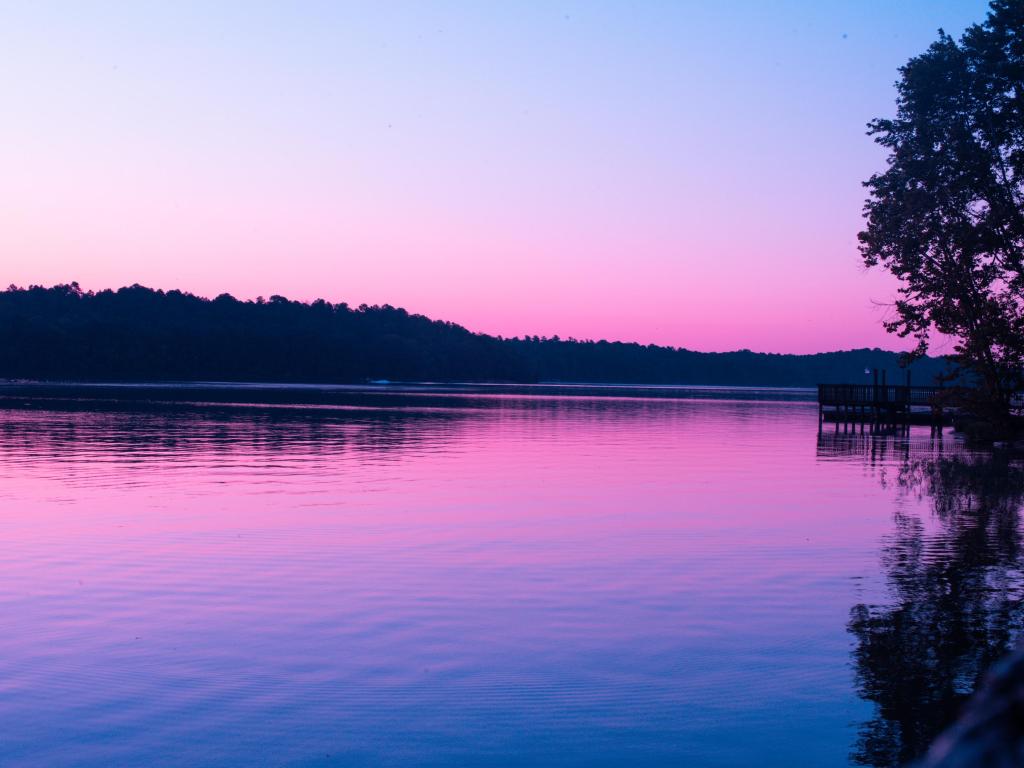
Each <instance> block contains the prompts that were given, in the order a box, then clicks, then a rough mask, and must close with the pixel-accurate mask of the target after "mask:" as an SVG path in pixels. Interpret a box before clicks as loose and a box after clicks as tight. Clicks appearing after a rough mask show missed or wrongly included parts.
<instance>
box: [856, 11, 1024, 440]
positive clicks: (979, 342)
mask: <svg viewBox="0 0 1024 768" xmlns="http://www.w3.org/2000/svg"><path fill="white" fill-rule="evenodd" d="M896 87H897V91H898V96H897V113H896V117H895V118H893V119H878V120H874V121H872V122H871V123H869V124H868V134H869V135H871V136H873V137H874V139H875V141H876V142H877V143H878V144H880V145H881V146H882V147H884V148H885V149H886V150H888V153H889V156H888V167H887V169H886V170H885V172H883V173H878V174H875V175H874V176H872V177H871V178H870V179H869V180H868V181H867V182H865V186H866V187H867V189H868V190H869V196H868V200H867V202H866V203H865V205H864V216H865V218H866V220H867V223H866V227H865V229H864V231H863V232H861V233H860V235H859V239H860V251H861V255H862V257H863V259H864V263H865V264H866V265H867V266H868V267H876V266H881V267H883V268H885V269H887V270H889V271H890V272H891V273H893V274H894V275H895V276H896V277H897V278H899V279H900V281H901V287H900V289H899V297H898V299H897V301H896V303H895V307H894V310H895V311H894V314H893V315H892V317H891V318H890V319H889V320H887V321H886V322H885V326H886V329H887V330H888V331H890V332H892V333H896V334H898V335H900V336H901V337H908V336H910V337H913V338H914V339H915V340H916V341H917V346H916V348H915V350H914V351H913V352H912V353H911V357H917V356H921V355H924V354H925V353H926V351H927V349H928V345H929V341H930V339H931V338H932V336H933V334H936V333H937V334H941V335H942V336H946V337H950V338H951V339H952V340H953V341H954V345H955V346H954V352H955V353H954V354H953V355H952V356H951V357H952V359H953V360H954V362H956V363H957V364H958V365H959V367H961V368H962V369H964V370H965V371H966V372H967V373H969V374H971V375H972V376H973V378H974V380H975V381H976V382H977V384H978V390H977V391H978V393H979V394H980V403H981V409H982V410H983V411H984V415H985V416H986V417H987V418H989V419H991V420H993V421H996V422H1000V423H1003V424H1005V423H1007V420H1008V417H1009V415H1010V413H1011V400H1012V398H1011V396H1012V393H1013V392H1014V391H1015V390H1017V389H1019V388H1020V386H1021V384H1022V377H1021V371H1022V364H1024V303H1022V298H1024V211H1022V204H1024V2H1022V1H1021V0H995V1H994V2H992V3H991V4H990V11H989V14H988V17H987V19H986V20H985V22H984V23H983V24H978V25H974V26H972V27H970V28H969V29H968V30H967V31H966V32H965V33H964V34H963V36H962V37H961V39H960V40H959V42H958V41H956V40H954V39H953V38H952V37H950V36H949V35H947V34H946V33H945V32H943V31H942V30H939V38H938V40H936V41H935V42H934V43H933V44H932V45H931V47H929V48H928V50H927V51H926V52H925V53H923V54H922V55H920V56H917V57H916V58H913V59H911V60H910V61H909V62H908V63H907V64H906V65H905V66H903V67H902V68H901V69H900V79H899V81H898V82H897V84H896Z"/></svg>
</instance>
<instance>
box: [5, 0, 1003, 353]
mask: <svg viewBox="0 0 1024 768" xmlns="http://www.w3.org/2000/svg"><path fill="white" fill-rule="evenodd" d="M891 5H892V4H890V3H887V2H881V0H877V1H874V2H865V3H859V4H856V7H853V6H854V4H850V6H851V7H846V8H836V7H828V8H820V7H818V4H816V3H812V2H809V0H808V1H807V2H789V3H784V4H781V5H780V6H779V7H778V8H774V9H773V10H771V11H768V10H766V9H764V8H762V7H761V5H760V4H758V3H753V2H750V3H742V2H741V3H737V4H730V6H729V9H728V10H726V9H725V7H721V8H716V7H710V8H709V7H703V5H702V4H685V3H684V4H679V5H678V6H674V7H662V6H659V5H653V4H652V5H641V6H638V7H632V6H630V7H629V8H627V7H626V6H622V7H618V8H612V7H605V8H597V7H592V6H591V5H590V4H574V3H569V4H566V5H564V6H559V8H558V9H557V10H555V9H553V7H552V8H548V9H544V8H542V7H541V6H537V7H533V6H531V7H529V8H520V9H511V8H507V9H503V10H499V9H497V8H491V9H489V10H488V12H487V13H484V12H482V11H481V10H480V9H479V8H474V7H473V6H472V5H469V4H459V3H443V4H437V5H434V4H432V5H429V6H427V5H415V6H405V7H401V10H398V8H397V7H391V8H388V9H368V8H363V9H360V10H359V11H358V12H357V11H356V10H355V9H353V8H349V7H343V6H333V5H327V6H324V5H320V4H317V3H307V4H302V5H299V6H295V7H294V8H293V9H291V10H284V9H283V7H277V8H275V7H273V6H269V5H268V6H262V5H259V4H255V5H252V6H248V5H247V6H245V7H244V8H243V7H241V6H239V7H236V8H231V7H230V6H224V7H219V8H218V9H216V10H211V9H208V8H205V7H204V6H202V5H194V6H189V5H187V4H186V5H182V6H177V7H175V8H173V9H172V8H142V7H123V8H120V9H118V10H116V11H114V10H109V9H108V10H100V9H93V10H91V11H89V12H86V11H82V10H80V9H79V8H78V6H74V5H68V6H65V7H63V8H62V7H61V6H49V7H47V8H45V9H43V8H39V7H37V8H28V7H24V8H17V7H15V8H10V9H7V10H5V11H4V12H3V15H4V18H3V19H2V21H3V22H5V23H2V24H0V45H2V46H3V48H4V50H5V58H6V59H7V61H8V66H6V67H5V68H4V71H3V72H0V105H2V107H3V109H4V117H3V119H2V120H0V166H2V167H3V168H4V173H3V178H2V179H0V210H2V211H3V212H4V221H3V226H2V227H0V265H2V267H3V269H2V270H0V281H2V282H4V283H15V284H20V285H25V284H30V283H34V284H51V283H55V282H67V281H71V280H77V281H79V282H80V283H81V284H82V286H83V287H85V288H87V289H100V288H106V287H119V286H121V285H125V284H131V283H134V282H139V283H143V284H146V285H150V286H152V287H157V288H180V289H184V290H189V291H192V292H195V293H199V294H203V295H208V296H212V295H215V294H217V293H220V292H225V291H226V292H230V293H233V294H235V295H237V296H240V297H255V296H257V295H264V296H269V295H271V294H274V293H279V294H284V295H287V296H289V297H292V298H300V299H312V298H317V297H323V298H326V299H329V300H332V301H347V302H349V303H350V304H360V303H364V302H365V303H370V304H373V303H390V304H393V305H396V306H403V307H405V308H407V309H409V310H410V311H413V312H419V313H423V314H426V315H429V316H431V317H437V318H443V319H448V320H452V321H454V322H458V323H460V324H462V325H465V326H467V327H469V328H471V329H473V330H478V331H485V332H489V333H494V334H503V335H522V334H540V335H553V334H558V335H560V336H563V337H568V336H575V337H578V338H608V339H621V340H637V341H641V342H654V343H659V344H668V345H673V346H684V347H688V348H691V349H698V350H729V349H738V348H750V349H754V350H757V351H775V352H813V351H825V350H833V349H842V348H850V347H861V346H876V345H878V346H884V347H889V348H900V347H901V346H903V347H905V346H906V345H905V344H901V343H900V341H899V340H898V339H893V338H891V337H888V336H887V335H886V334H885V333H884V331H883V330H882V329H881V327H880V320H881V317H882V316H883V313H884V310H883V309H880V308H879V307H878V306H876V304H877V303H885V302H888V301H891V299H892V297H893V295H894V289H895V286H894V284H893V283H892V282H891V281H890V280H887V279H886V278H885V276H883V275H874V274H865V273H864V272H863V270H862V268H861V267H860V263H859V258H858V255H857V250H856V233H857V231H858V229H859V225H860V208H861V203H862V200H863V191H862V189H861V187H860V182H861V181H863V180H864V179H865V178H866V177H867V176H868V175H869V174H870V173H871V172H872V171H874V170H877V169H878V168H880V167H881V165H882V163H883V156H882V155H881V154H880V153H879V152H878V151H877V150H876V149H875V148H874V147H873V146H872V145H871V142H870V140H869V139H868V138H867V137H865V136H864V124H865V123H866V121H867V120H868V119H870V118H872V117H874V116H876V115H880V114H886V113H889V112H891V111H892V108H893V106H892V104H893V92H892V82H893V81H894V79H895V77H896V68H897V67H898V66H899V65H900V64H901V63H903V62H904V61H905V60H906V59H907V58H908V57H909V56H911V55H913V54H915V53H917V52H919V51H920V50H922V49H923V48H924V47H925V46H926V45H927V44H928V42H929V41H930V40H931V39H932V38H933V37H934V34H935V29H936V28H937V27H939V26H945V27H946V28H947V29H949V30H951V31H959V30H960V29H962V28H963V27H964V26H965V25H966V24H967V23H969V22H971V21H974V20H978V19H980V18H982V17H983V15H984V9H985V3H984V2H980V1H977V2H975V1H973V0H971V1H968V0H963V1H954V0H947V1H945V2H925V1H924V0H913V1H912V2H907V3H905V4H900V6H899V7H898V8H893V7H890V6H891ZM58 9H59V10H58Z"/></svg>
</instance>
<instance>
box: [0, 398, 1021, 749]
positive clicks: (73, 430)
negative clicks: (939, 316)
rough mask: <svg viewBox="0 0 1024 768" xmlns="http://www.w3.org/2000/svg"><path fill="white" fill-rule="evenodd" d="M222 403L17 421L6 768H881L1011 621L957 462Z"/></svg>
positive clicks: (996, 525)
mask: <svg viewBox="0 0 1024 768" xmlns="http://www.w3.org/2000/svg"><path fill="white" fill-rule="evenodd" d="M218 391H220V392H221V393H222V395H223V396H220V395H218V396H217V397H215V398H214V399H215V400H216V402H211V401H210V396H209V392H208V391H207V390H203V392H204V393H205V394H203V396H202V397H195V398H191V399H194V400H197V401H199V400H201V401H202V402H203V403H204V404H203V405H184V404H181V403H168V402H167V401H166V399H164V398H163V396H161V398H147V397H145V396H141V397H137V398H135V399H131V398H129V400H130V402H127V401H124V402H122V401H121V399H120V398H108V399H107V400H105V401H104V402H98V401H92V400H89V401H78V400H75V399H74V398H71V399H67V398H65V399H59V400H53V401H45V400H44V401H33V400H32V399H31V398H27V399H25V400H24V402H21V401H19V402H14V401H9V402H7V403H6V407H5V408H3V409H0V541H2V545H0V724H2V725H0V764H2V765H4V766H47V767H52V766H112V765H118V766H127V765H140V766H142V765H145V766H250V765H260V766H263V765H265V766H335V765H337V766H489V767H490V766H626V765H642V766H681V765H686V766H746V765H760V766H815V767H820V766H847V765H879V766H881V765H894V764H898V763H899V762H900V761H901V760H906V759H909V758H911V757H913V756H915V755H917V754H919V753H920V752H921V750H923V749H924V748H925V747H926V745H927V743H928V741H929V740H930V738H931V737H932V736H933V735H934V734H935V732H937V730H938V729H940V728H941V727H942V726H943V725H944V724H945V723H947V722H948V721H949V720H950V718H952V717H953V716H954V715H955V712H956V709H957V707H958V706H959V704H960V702H961V701H962V700H963V698H964V696H966V695H967V694H968V693H969V692H970V690H971V689H972V688H973V687H974V685H975V683H976V680H977V678H978V675H979V674H981V672H982V671H983V669H984V668H985V667H986V666H987V665H988V664H989V663H991V661H992V660H994V659H995V658H997V657H998V656H999V655H1000V654H1001V653H1002V652H1003V651H1004V650H1005V649H1006V648H1008V647H1009V646H1010V645H1011V644H1012V643H1013V641H1014V640H1015V639H1016V637H1017V636H1018V635H1019V634H1020V628H1021V625H1022V621H1024V610H1022V608H1021V597H1022V563H1024V555H1022V552H1024V550H1022V543H1021V535H1020V534H1021V532H1020V526H1019V514H1018V513H1019V509H1020V507H1021V503H1022V492H1021V488H1024V482H1022V481H1021V472H1022V470H1021V464H1020V462H1018V461H1017V459H1016V458H1015V457H1013V456H1007V455H1004V454H999V453H996V454H991V453H979V452H973V451H971V450H969V449H968V448H967V447H965V446H964V445H963V444H962V443H961V442H960V441H959V440H958V439H957V438H956V437H955V436H954V435H953V434H952V433H951V432H949V431H947V432H945V433H944V434H943V435H940V436H938V437H937V436H936V435H934V434H932V433H931V432H930V431H929V430H928V429H927V428H921V429H920V430H918V429H917V428H915V429H914V430H913V431H911V432H910V433H909V434H889V435H887V434H879V435H871V434H863V433H861V432H859V431H857V432H850V431H845V432H844V431H843V430H842V428H840V429H839V430H838V431H837V430H836V428H835V427H834V426H833V425H825V428H824V431H823V433H822V434H819V431H818V413H817V407H816V405H815V404H814V402H811V399H813V394H811V395H808V393H806V392H800V391H788V392H787V391H774V392H773V391H748V390H707V389H704V390H671V391H665V390H659V391H653V392H652V391H645V390H625V389H614V388H613V389H610V390H602V389H600V388H584V389H583V390H578V389H571V388H570V389H560V388H558V387H545V388H539V389H530V388H515V389H513V390H510V391H506V390H502V389H500V388H487V387H475V388H464V389H460V388H457V387H456V388H452V387H429V386H425V387H420V388H412V389H407V390H401V391H393V390H392V389H390V388H387V387H379V388H374V389H369V390H367V389H361V388H336V389H334V390H332V391H331V395H330V397H329V398H328V400H329V402H307V403H304V404H303V405H302V406H301V407H288V406H287V402H286V401H287V399H288V397H287V396H286V397H283V398H281V399H280V400H281V401H279V402H275V403H274V404H273V405H272V406H267V407H253V406H251V405H248V406H247V405H231V404H230V403H231V402H232V401H238V402H242V401H244V400H246V399H251V398H247V397H246V396H244V392H245V390H244V388H232V387H224V388H220V389H219V390H218ZM295 391H298V390H295ZM317 391H319V390H317ZM224 393H226V394H224ZM65 394H66V393H65ZM183 397H185V399H189V396H188V395H187V394H186V395H184V396H183ZM156 400H159V402H155V401H156Z"/></svg>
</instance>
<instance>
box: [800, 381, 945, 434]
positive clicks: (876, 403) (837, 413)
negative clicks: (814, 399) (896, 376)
mask: <svg viewBox="0 0 1024 768" xmlns="http://www.w3.org/2000/svg"><path fill="white" fill-rule="evenodd" d="M945 391H946V392H948V390H945ZM943 392H944V390H943V389H942V387H914V386H910V385H909V384H885V383H882V384H877V383H876V384H819V385H818V423H819V424H821V423H823V422H825V421H829V422H835V423H837V424H843V423H846V424H874V425H905V424H927V425H932V426H942V425H943V424H948V423H949V417H950V413H949V409H948V408H945V407H944V406H943V397H942V393H943Z"/></svg>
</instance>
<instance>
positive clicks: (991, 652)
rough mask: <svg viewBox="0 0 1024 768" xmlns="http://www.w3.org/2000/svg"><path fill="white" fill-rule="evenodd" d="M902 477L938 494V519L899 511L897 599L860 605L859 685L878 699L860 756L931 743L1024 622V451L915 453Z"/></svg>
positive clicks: (889, 559)
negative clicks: (928, 519)
mask: <svg viewBox="0 0 1024 768" xmlns="http://www.w3.org/2000/svg"><path fill="white" fill-rule="evenodd" d="M898 483H899V485H900V486H901V487H902V488H904V489H905V490H906V491H907V492H908V493H912V494H917V495H919V496H920V497H922V498H924V497H927V498H928V499H930V505H931V508H932V510H933V513H934V516H935V523H936V525H937V530H936V529H935V528H929V526H928V525H926V521H924V520H922V519H921V518H920V517H919V516H917V515H915V514H908V513H906V512H898V513H897V515H896V518H895V525H896V528H895V532H894V535H893V537H892V539H891V540H890V541H889V543H888V544H887V545H886V546H885V547H884V548H883V551H882V565H883V568H884V571H885V573H886V578H887V581H888V585H889V588H890V590H891V592H892V595H893V597H894V602H893V603H892V604H889V605H885V606H878V605H866V604H859V605H855V606H854V607H853V608H852V609H851V611H850V621H849V625H848V629H849V631H850V632H851V633H852V635H853V636H854V638H855V639H856V647H855V649H854V651H853V664H854V670H855V675H856V685H857V690H858V693H859V695H860V696H861V697H862V698H864V699H866V700H869V701H872V702H874V704H875V705H876V712H875V716H874V717H873V718H872V719H871V720H870V721H868V722H866V723H865V724H864V725H863V726H862V727H861V728H860V731H859V734H858V739H857V742H856V744H855V746H854V748H853V752H852V754H851V762H853V763H854V764H857V765H870V766H900V765H906V764H907V763H908V762H910V761H912V760H914V759H917V758H919V757H920V756H921V755H922V754H924V753H925V752H926V751H927V749H928V747H929V745H930V744H931V742H932V741H933V740H934V739H935V737H936V736H937V735H938V734H939V733H940V732H941V731H942V730H943V729H944V728H946V727H947V726H949V725H950V723H951V722H952V721H953V720H954V719H955V718H956V716H957V714H958V713H959V711H960V709H961V707H962V706H963V704H964V702H965V701H966V699H967V698H968V697H969V696H970V694H971V693H972V692H973V691H974V690H975V688H976V687H977V685H978V683H979V680H980V678H981V677H982V676H983V674H984V673H985V671H986V670H987V669H988V668H989V667H990V666H991V665H992V664H994V663H995V662H996V661H997V660H998V659H1000V658H1001V657H1002V656H1004V655H1005V654H1006V652H1007V651H1008V650H1009V649H1010V648H1011V647H1012V646H1013V645H1014V643H1015V641H1016V640H1017V639H1018V638H1019V637H1020V636H1021V630H1022V626H1024V579H1022V569H1024V547H1022V542H1021V521H1020V510H1021V507H1022V505H1024V461H1022V460H1021V457H1018V456H1013V455H1010V454H1007V453H1000V452H996V453H990V454H963V455H955V456H944V457H943V456H938V457H926V458H911V457H908V458H907V459H906V460H905V461H904V462H903V464H902V466H901V467H900V470H899V473H898Z"/></svg>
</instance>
